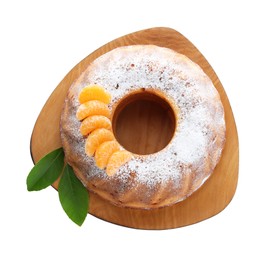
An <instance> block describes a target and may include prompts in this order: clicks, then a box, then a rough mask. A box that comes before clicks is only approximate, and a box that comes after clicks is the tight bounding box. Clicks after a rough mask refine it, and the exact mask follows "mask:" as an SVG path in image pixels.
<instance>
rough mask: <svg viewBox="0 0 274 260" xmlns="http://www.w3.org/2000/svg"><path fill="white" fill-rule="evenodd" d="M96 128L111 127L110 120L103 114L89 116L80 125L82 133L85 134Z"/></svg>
mask: <svg viewBox="0 0 274 260" xmlns="http://www.w3.org/2000/svg"><path fill="white" fill-rule="evenodd" d="M97 128H106V129H109V130H110V129H111V121H110V120H109V119H108V118H107V117H105V116H97V115H96V116H89V117H87V118H85V119H84V120H83V121H82V123H81V126H80V132H81V134H82V135H87V134H89V133H91V132H92V131H94V130H95V129H97Z"/></svg>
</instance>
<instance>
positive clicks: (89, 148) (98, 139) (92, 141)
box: [85, 128, 114, 156]
mask: <svg viewBox="0 0 274 260" xmlns="http://www.w3.org/2000/svg"><path fill="white" fill-rule="evenodd" d="M112 140H114V135H113V133H112V132H111V131H110V130H107V129H105V128H99V129H96V130H94V131H93V132H91V133H90V134H89V136H88V138H87V140H86V145H85V151H86V154H87V155H88V156H93V155H94V153H95V151H96V149H97V148H98V147H99V145H100V144H102V143H103V142H107V141H112Z"/></svg>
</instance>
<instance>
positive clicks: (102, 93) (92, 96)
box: [78, 85, 111, 104]
mask: <svg viewBox="0 0 274 260" xmlns="http://www.w3.org/2000/svg"><path fill="white" fill-rule="evenodd" d="M78 98H79V102H80V103H81V104H83V103H85V102H87V101H90V100H99V101H101V102H103V103H105V104H109V103H110V101H111V95H110V94H109V93H108V92H107V91H106V90H105V89H104V88H103V87H100V86H97V85H93V86H86V87H84V88H83V89H82V90H81V92H80V94H79V97H78Z"/></svg>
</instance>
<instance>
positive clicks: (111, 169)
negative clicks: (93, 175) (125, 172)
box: [106, 150, 132, 176]
mask: <svg viewBox="0 0 274 260" xmlns="http://www.w3.org/2000/svg"><path fill="white" fill-rule="evenodd" d="M131 158H132V154H131V153H130V152H128V151H126V150H122V151H117V152H115V153H113V154H112V155H111V156H110V158H109V160H108V163H107V169H106V173H107V175H108V176H112V175H114V174H115V173H116V172H117V171H118V169H119V168H120V167H121V166H122V165H124V164H125V163H127V162H128V161H129V160H130V159H131Z"/></svg>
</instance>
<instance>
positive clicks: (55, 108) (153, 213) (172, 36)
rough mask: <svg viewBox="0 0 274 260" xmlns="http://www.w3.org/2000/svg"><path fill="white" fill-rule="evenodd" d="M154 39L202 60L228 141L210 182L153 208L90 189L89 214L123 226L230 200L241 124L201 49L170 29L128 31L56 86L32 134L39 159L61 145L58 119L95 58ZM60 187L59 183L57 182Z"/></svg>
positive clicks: (194, 214) (179, 219) (196, 212)
mask: <svg viewBox="0 0 274 260" xmlns="http://www.w3.org/2000/svg"><path fill="white" fill-rule="evenodd" d="M135 44H154V45H158V46H163V47H167V48H170V49H173V50H175V51H177V52H179V53H182V54H184V55H186V56H188V57H189V58H190V59H191V60H192V61H194V62H195V63H197V64H199V66H200V67H201V68H202V69H203V70H204V72H205V73H206V74H207V75H208V76H209V77H210V78H211V80H212V82H213V83H214V85H215V87H216V89H217V90H218V92H219V94H220V97H221V100H222V103H223V105H224V109H225V121H226V127H227V132H226V144H225V149H224V151H223V154H222V158H221V160H220V162H219V164H218V165H217V167H216V169H215V171H214V173H213V174H212V175H211V177H210V178H209V179H208V180H207V181H206V183H205V184H204V185H203V186H202V187H201V188H200V189H198V190H197V191H196V192H195V193H194V194H192V195H191V196H190V197H189V198H187V199H186V200H184V201H182V202H180V203H177V204H175V205H173V206H169V207H164V208H160V209H153V210H142V209H130V208H121V207H117V206H114V205H112V204H110V203H108V202H107V201H105V200H103V199H101V198H100V197H99V196H97V195H96V194H94V193H92V192H90V207H89V212H90V214H92V215H94V216H96V217H98V218H101V219H104V220H106V221H109V222H112V223H116V224H119V225H123V226H127V227H133V228H140V229H169V228H176V227H182V226H186V225H190V224H194V223H197V222H199V221H202V220H205V219H207V218H210V217H212V216H214V215H216V214H217V213H219V212H221V211H222V210H223V209H224V208H225V207H226V206H227V205H228V204H229V202H230V201H231V199H232V197H233V195H234V193H235V190H236V186H237V180H238V168H239V145H238V135H237V129H236V124H235V121H234V117H233V113H232V110H231V107H230V104H229V100H228V97H227V95H226V93H225V90H224V88H223V86H222V84H221V82H220V80H219V79H218V77H217V75H216V73H215V72H214V70H213V69H212V67H211V66H210V64H209V63H208V62H207V60H206V59H205V58H204V56H203V55H202V54H201V53H200V52H199V50H198V49H197V48H196V47H195V46H194V45H193V44H192V43H191V42H190V41H189V40H188V39H186V38H185V37H184V36H183V35H182V34H180V33H178V32H177V31H175V30H173V29H170V28H162V27H160V28H151V29H147V30H142V31H138V32H135V33H131V34H128V35H125V36H123V37H121V38H118V39H116V40H114V41H112V42H109V43H107V44H106V45H104V46H102V47H101V48H99V49H98V50H96V51H95V52H93V53H92V54H90V55H89V56H88V57H86V58H85V59H84V60H82V61H81V62H80V63H79V64H77V65H76V66H75V67H74V68H73V69H72V70H71V71H70V72H69V73H68V74H67V75H66V77H65V78H64V79H63V80H62V81H61V83H60V84H59V85H58V86H57V87H56V89H55V90H54V91H53V93H52V94H51V96H50V97H49V99H48V101H47V102H46V104H45V105H44V107H43V109H42V111H41V112H40V114H39V117H38V119H37V121H36V124H35V126H34V129H33V133H32V137H31V146H30V149H31V155H32V158H33V161H34V163H36V162H37V161H38V160H39V159H40V158H42V157H43V156H44V155H46V154H47V153H48V152H50V151H52V150H54V149H55V148H58V147H61V140H60V132H59V121H60V116H61V111H62V106H63V102H64V99H65V96H66V93H67V90H68V88H69V87H70V85H71V84H72V82H73V81H74V79H75V78H77V77H78V76H79V75H80V74H81V73H82V71H83V70H85V68H86V67H87V66H88V64H89V63H90V62H92V61H93V60H94V59H96V58H97V57H99V56H100V55H102V54H104V53H106V52H108V51H110V50H112V49H114V48H117V47H120V46H126V45H135ZM53 186H54V187H55V188H56V189H57V187H58V185H57V183H55V184H54V185H53Z"/></svg>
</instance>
